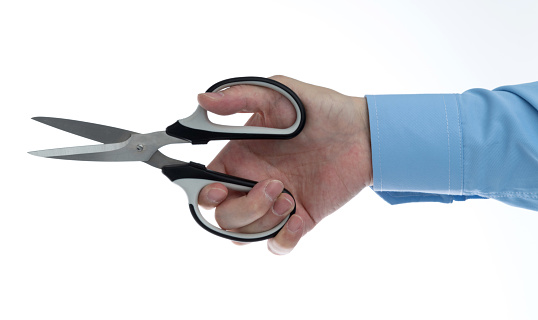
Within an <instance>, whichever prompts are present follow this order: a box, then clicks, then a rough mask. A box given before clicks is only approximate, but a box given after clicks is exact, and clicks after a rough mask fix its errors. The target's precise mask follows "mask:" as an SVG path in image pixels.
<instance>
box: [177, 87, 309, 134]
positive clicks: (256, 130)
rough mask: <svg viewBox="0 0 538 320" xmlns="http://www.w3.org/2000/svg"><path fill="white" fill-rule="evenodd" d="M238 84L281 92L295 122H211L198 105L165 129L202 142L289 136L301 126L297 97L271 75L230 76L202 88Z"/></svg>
mask: <svg viewBox="0 0 538 320" xmlns="http://www.w3.org/2000/svg"><path fill="white" fill-rule="evenodd" d="M241 84H246V85H255V86H261V87H266V88H269V89H272V90H275V91H277V92H279V93H280V94H282V95H283V96H284V97H286V98H287V99H288V100H289V101H290V102H291V104H292V105H293V107H294V108H295V112H296V114H297V117H296V119H295V122H294V123H293V124H292V125H291V126H290V127H289V128H286V129H276V128H265V127H249V126H225V125H220V124H215V123H213V122H211V121H210V120H209V118H208V116H207V110H205V109H203V108H202V107H200V106H198V108H197V109H196V111H195V112H194V113H193V114H192V115H191V116H189V117H187V118H185V119H181V120H178V121H177V122H175V123H174V124H172V125H171V126H169V127H168V128H166V133H167V134H168V135H170V136H173V137H176V138H180V139H185V140H188V141H191V143H192V144H205V143H207V142H209V141H211V140H244V139H291V138H293V137H295V136H297V135H298V134H299V133H300V132H301V130H303V127H304V125H305V121H306V113H305V109H304V106H303V104H302V102H301V100H300V99H299V97H298V96H297V95H296V94H295V92H293V91H292V90H291V89H290V88H288V87H287V86H285V85H283V84H282V83H280V82H278V81H275V80H273V79H268V78H261V77H239V78H231V79H227V80H223V81H220V82H217V83H215V84H214V85H212V86H211V87H210V88H209V89H207V91H206V92H217V91H220V90H222V89H224V88H227V87H231V86H236V85H241Z"/></svg>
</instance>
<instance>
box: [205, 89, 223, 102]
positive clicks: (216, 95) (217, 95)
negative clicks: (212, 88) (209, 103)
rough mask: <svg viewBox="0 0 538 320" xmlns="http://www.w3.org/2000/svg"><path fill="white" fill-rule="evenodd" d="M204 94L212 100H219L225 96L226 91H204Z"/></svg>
mask: <svg viewBox="0 0 538 320" xmlns="http://www.w3.org/2000/svg"><path fill="white" fill-rule="evenodd" d="M202 94H203V95H204V96H206V97H208V98H209V99H211V100H218V99H220V98H222V97H224V93H222V91H219V92H206V93H202Z"/></svg>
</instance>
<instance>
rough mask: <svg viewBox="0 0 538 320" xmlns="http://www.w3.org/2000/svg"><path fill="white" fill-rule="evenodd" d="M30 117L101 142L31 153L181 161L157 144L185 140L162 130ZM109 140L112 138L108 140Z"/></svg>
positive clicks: (83, 158) (69, 157)
mask: <svg viewBox="0 0 538 320" xmlns="http://www.w3.org/2000/svg"><path fill="white" fill-rule="evenodd" d="M32 119H34V120H36V121H39V122H41V123H44V124H47V125H50V126H52V127H55V128H57V129H60V130H64V131H67V132H69V133H73V134H76V135H79V136H82V137H85V138H88V139H92V140H96V141H99V142H103V143H104V144H99V145H90V146H80V147H68V148H58V149H48V150H39V151H31V152H29V153H30V154H32V155H35V156H39V157H45V158H54V159H64V160H79V161H143V162H146V163H147V164H149V165H151V166H153V167H156V168H162V167H163V166H166V165H173V164H184V163H185V162H183V161H179V160H176V159H172V158H169V157H167V156H165V155H164V154H162V153H161V152H160V151H158V149H159V148H161V147H163V146H165V145H168V144H172V143H187V142H188V141H186V140H182V139H178V138H174V137H171V136H169V135H167V134H166V132H164V131H159V132H154V133H148V134H139V133H136V132H132V131H127V130H123V129H119V128H114V127H109V126H103V125H99V124H93V123H89V122H83V121H76V120H69V119H60V118H47V117H36V118H32ZM105 141H109V142H105ZM110 141H114V142H113V143H110Z"/></svg>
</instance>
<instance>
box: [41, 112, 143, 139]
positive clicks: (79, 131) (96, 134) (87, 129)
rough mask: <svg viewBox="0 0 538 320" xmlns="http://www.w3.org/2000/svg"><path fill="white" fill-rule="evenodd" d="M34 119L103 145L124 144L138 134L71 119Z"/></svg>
mask: <svg viewBox="0 0 538 320" xmlns="http://www.w3.org/2000/svg"><path fill="white" fill-rule="evenodd" d="M32 119H33V120H35V121H38V122H41V123H43V124H46V125H49V126H51V127H54V128H56V129H60V130H63V131H66V132H69V133H72V134H76V135H77V136H81V137H84V138H87V139H90V140H94V141H99V142H101V143H116V142H123V141H125V140H127V139H129V138H130V137H131V135H132V134H135V133H136V132H132V131H129V130H123V129H120V128H114V127H109V126H104V125H101V124H95V123H90V122H84V121H77V120H70V119H61V118H51V117H34V118H32Z"/></svg>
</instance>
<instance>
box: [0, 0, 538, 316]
mask: <svg viewBox="0 0 538 320" xmlns="http://www.w3.org/2000/svg"><path fill="white" fill-rule="evenodd" d="M537 16H538V2H536V1H535V0H517V1H516V0H512V1H491V0H488V1H470V0H465V1H463V0H462V1H460V0H458V1H418V0H417V1H397V0H392V1H391V0H384V1H344V0H333V1H312V0H310V1H280V0H273V1H264V2H261V1H235V0H230V1H212V0H206V1H183V2H181V1H147V2H144V1H111V0H107V1H33V2H32V1H2V2H1V4H0V106H1V108H2V113H3V115H4V117H3V121H2V125H1V126H0V130H1V134H2V137H3V139H2V143H1V145H2V148H1V155H2V157H3V159H2V166H1V169H0V170H1V179H2V180H1V181H2V184H3V186H4V187H3V188H2V189H3V191H2V204H3V206H2V209H1V213H0V319H6V320H7V319H10V320H11V319H56V320H60V319H193V318H206V319H209V318H216V319H292V318H295V319H297V318H300V319H321V318H330V319H352V318H361V319H415V320H417V319H536V318H538V304H537V301H538V275H537V272H536V270H538V232H537V230H538V213H537V212H531V211H527V210H522V209H516V208H511V207H509V206H506V205H503V204H501V203H497V202H495V201H493V200H475V201H467V202H464V203H455V204H452V205H441V204H409V205H400V206H394V207H392V206H389V205H387V204H386V203H384V202H383V201H382V200H381V199H380V198H378V197H377V196H376V195H375V194H374V193H373V192H372V191H371V190H369V189H368V190H364V191H363V192H362V193H360V194H359V195H358V196H357V197H356V198H354V199H353V200H352V201H351V202H349V203H348V204H347V205H346V206H345V207H343V208H342V209H340V210H339V211H338V212H336V213H334V214H333V215H331V216H330V217H329V218H327V219H326V220H324V221H323V222H322V223H321V224H320V225H319V226H318V227H316V228H315V229H314V230H313V231H312V232H311V233H309V234H308V235H306V236H305V237H304V238H303V239H302V240H301V242H300V244H299V245H298V247H297V248H296V249H295V251H293V252H292V253H291V254H290V255H288V256H284V257H277V256H273V255H272V254H270V253H269V252H268V251H267V250H266V248H265V247H266V245H265V243H257V244H252V245H249V246H241V247H239V246H234V245H232V244H231V243H229V242H228V241H226V240H223V239H220V238H217V237H214V236H212V235H210V234H208V233H206V232H205V231H203V230H202V229H200V228H199V227H198V226H197V225H196V223H195V222H194V221H193V220H192V218H191V216H190V214H189V211H188V208H187V202H186V197H185V196H184V194H183V191H182V190H181V189H180V188H178V187H177V186H175V185H172V184H171V183H170V182H169V181H168V180H167V179H166V178H165V177H164V176H162V175H161V174H160V173H159V171H158V170H154V169H152V168H151V167H149V166H146V165H144V164H141V163H82V162H70V161H60V160H51V159H42V158H37V157H32V156H30V155H28V154H27V153H26V152H27V151H30V150H37V149H45V148H54V147H63V146H72V145H80V144H87V143H88V142H89V141H87V140H85V139H82V138H79V137H76V136H72V135H70V134H67V133H63V132H61V131H59V130H55V129H52V128H48V127H47V126H44V125H41V124H39V123H37V122H34V121H32V120H30V118H31V117H33V116H55V117H64V118H71V119H80V120H85V121H90V122H96V123H102V124H107V125H112V126H117V127H120V128H125V129H129V130H133V131H138V132H151V131H158V130H162V129H164V128H165V127H166V126H168V125H169V124H171V123H172V122H174V121H175V120H176V119H179V118H183V117H186V116H188V115H189V114H190V113H191V112H192V111H193V110H194V108H195V107H196V95H197V93H199V92H203V91H205V89H207V87H209V86H210V85H212V84H213V83H215V82H217V81H219V80H222V79H225V78H229V77H235V76H245V75H256V76H271V75H274V74H284V75H288V76H291V77H294V78H297V79H299V80H302V81H305V82H309V83H313V84H317V85H322V86H326V87H329V88H332V89H335V90H337V91H340V92H342V93H344V94H348V95H355V96H364V95H365V94H381V93H452V92H463V91H465V90H467V89H470V88H475V87H481V88H487V89H493V88H495V87H497V86H501V85H505V84H517V83H523V82H531V81H536V80H538V78H537V77H538V58H537V57H538V41H536V40H537V38H538V19H537V18H536V17H537ZM230 121H231V122H238V123H239V122H242V121H244V118H237V117H236V118H232V120H230ZM222 146H223V144H222V143H215V142H212V143H210V144H209V145H206V146H173V147H167V148H166V149H165V152H166V153H167V154H170V155H173V156H174V157H177V158H179V159H182V160H193V161H197V162H202V163H209V162H210V161H211V159H212V157H213V156H214V155H215V154H216V153H217V152H218V150H219V149H220V148H222Z"/></svg>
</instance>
